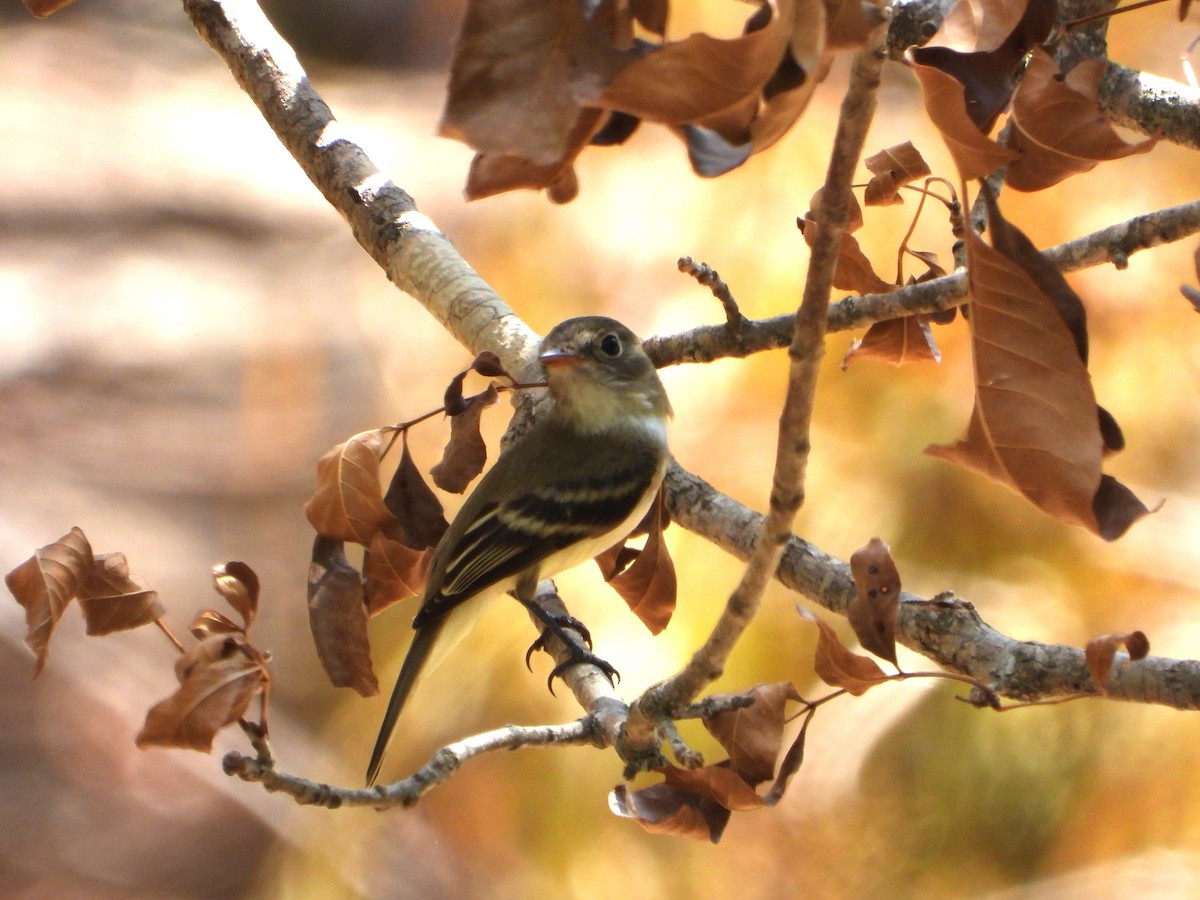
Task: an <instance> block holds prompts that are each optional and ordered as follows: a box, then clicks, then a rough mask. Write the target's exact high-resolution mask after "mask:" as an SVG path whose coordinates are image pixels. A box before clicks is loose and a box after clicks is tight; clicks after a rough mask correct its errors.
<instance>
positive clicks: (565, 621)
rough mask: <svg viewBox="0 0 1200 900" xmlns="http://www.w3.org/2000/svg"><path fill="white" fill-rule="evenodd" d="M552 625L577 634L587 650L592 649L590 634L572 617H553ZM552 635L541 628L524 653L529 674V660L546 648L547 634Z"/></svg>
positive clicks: (548, 630)
mask: <svg viewBox="0 0 1200 900" xmlns="http://www.w3.org/2000/svg"><path fill="white" fill-rule="evenodd" d="M554 624H555V625H557V626H558V627H559V628H560V629H567V628H570V629H571V630H572V631H574V632H575V633H576V634H578V635H579V636H580V638H582V639H583V642H584V644H586V645H587V649H589V650H591V649H592V633H591V632H590V631H588V629H587V626H586V625H584V624H583V623H582V622H580V621H579V620H578V619H577V618H575V617H574V616H554ZM553 633H554V632H553V631H551V630H550V629H549V628H543V629H542V633H541V634H540V635H539V636H538V639H537V640H536V641H534V642H533V643H532V644H530V645H529V649H528V650H526V651H525V668H527V669H528V670H529V671H530V672H532V671H533V664H532V663H531V662H530V660H531V659H533V654H535V653H537V651H539V650H541V649H543V648H544V647H545V646H546V636H547V635H548V634H550V635H552V634H553ZM566 643H568V644H569V645H570V646H572V647H573V646H574V643H573V642H566ZM572 653H574V651H572ZM572 665H574V663H572ZM550 677H551V678H553V677H554V676H553V675H551V676H550ZM551 693H553V692H551Z"/></svg>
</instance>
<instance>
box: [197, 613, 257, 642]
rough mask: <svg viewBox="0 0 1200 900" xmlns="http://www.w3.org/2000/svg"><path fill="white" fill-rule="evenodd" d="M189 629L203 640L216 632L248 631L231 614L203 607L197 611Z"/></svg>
mask: <svg viewBox="0 0 1200 900" xmlns="http://www.w3.org/2000/svg"><path fill="white" fill-rule="evenodd" d="M188 631H189V632H191V635H192V637H194V638H195V639H196V640H203V639H204V638H206V637H209V636H211V635H214V634H245V633H246V629H245V626H243V625H239V624H238V623H237V622H235V621H233V619H231V618H229V616H227V615H225V614H224V613H220V612H217V611H216V610H215V609H202V610H200V612H198V613H196V618H194V619H192V624H191V625H190V626H189V627H188Z"/></svg>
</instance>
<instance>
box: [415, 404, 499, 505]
mask: <svg viewBox="0 0 1200 900" xmlns="http://www.w3.org/2000/svg"><path fill="white" fill-rule="evenodd" d="M498 396H499V395H498V394H497V393H496V386H495V385H494V384H493V385H488V387H487V390H484V391H481V392H480V393H478V394H475V395H474V396H473V397H470V398H468V399H466V400H462V403H461V406H460V407H459V409H458V411H457V412H454V413H451V414H450V415H451V419H450V441H449V442H448V443H447V444H446V449H445V451H444V452H443V454H442V458H441V461H440V462H438V464H437V465H436V466H434V467H433V469H432V470H430V475H432V476H433V483H434V484H436V485H437V486H438V487H440V488H441V489H442V490H444V491H450V492H451V493H454V494H461V493H462V492H463V491H465V490H466V489H467V485H469V484H470V483H471V482H472V481H474V480H475V477H476V476H477V475H478V474H479V473H480V472H482V471H483V467H484V465H485V464H486V463H487V444H486V443H484V440H483V435H481V434H480V433H479V419H480V416H482V415H483V411H484V410H485V409H487V408H488V407H489V406H493V405H495V403H496V400H497V398H498ZM459 399H460V400H461V393H460V394H459ZM447 410H449V407H447Z"/></svg>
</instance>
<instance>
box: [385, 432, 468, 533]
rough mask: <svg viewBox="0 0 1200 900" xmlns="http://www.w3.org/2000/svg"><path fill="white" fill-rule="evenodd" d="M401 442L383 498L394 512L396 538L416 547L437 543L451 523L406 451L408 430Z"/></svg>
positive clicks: (410, 455) (392, 512)
mask: <svg viewBox="0 0 1200 900" xmlns="http://www.w3.org/2000/svg"><path fill="white" fill-rule="evenodd" d="M402 444H403V447H402V450H401V453H400V464H399V465H398V466H397V467H396V471H395V473H394V474H393V475H392V481H391V483H390V484H389V485H388V489H387V493H386V494H384V496H383V502H384V504H385V506H386V507H387V509H388V510H389V511H390V512H391V514H392V515H393V516H395V519H396V523H395V527H398V528H399V529H400V535H399V537H397V540H399V541H401V543H403V544H404V545H405V546H406V547H412V548H414V549H417V550H422V549H424V548H426V547H436V546H437V542H438V541H440V540H441V539H442V535H443V534H445V533H446V529H447V528H449V527H450V523H449V522H447V521H446V516H445V514H444V512H443V510H442V503H441V501H440V500H438V498H437V494H435V493H434V492H433V489H432V488H431V487H430V486H429V485H428V484H426V482H425V479H424V478H422V477H421V472H420V470H418V469H417V464H416V463H415V462H413V458H412V454H411V453H409V452H408V436H407V434H405V435H404V436H403V437H402ZM389 533H390V530H389ZM393 536H394V535H393ZM368 543H369V541H368Z"/></svg>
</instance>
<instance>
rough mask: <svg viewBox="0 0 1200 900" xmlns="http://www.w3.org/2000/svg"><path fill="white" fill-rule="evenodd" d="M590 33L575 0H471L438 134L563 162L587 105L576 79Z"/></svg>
mask: <svg viewBox="0 0 1200 900" xmlns="http://www.w3.org/2000/svg"><path fill="white" fill-rule="evenodd" d="M587 34H588V29H587V27H586V25H585V23H584V21H583V15H582V13H581V11H580V9H579V6H578V5H577V4H574V3H546V2H542V0H472V2H471V3H468V4H467V9H466V13H465V16H464V18H463V23H462V26H461V28H460V30H459V33H458V38H457V39H456V42H455V47H454V58H453V61H452V62H451V67H450V84H449V87H448V89H447V95H446V107H445V110H444V111H443V113H442V120H441V124H440V125H439V127H438V131H439V134H441V136H442V137H448V138H454V139H456V140H460V141H462V142H463V143H465V144H467V145H468V146H470V147H472V148H473V149H475V150H476V151H478V152H479V153H481V154H488V155H496V156H513V157H520V158H522V159H525V160H528V161H530V162H531V163H533V164H535V165H549V164H553V163H556V162H557V161H559V160H561V159H562V158H563V156H564V154H565V153H566V150H567V144H568V140H569V136H570V135H571V132H572V130H573V128H574V127H575V123H576V120H577V119H578V118H579V113H580V108H581V105H582V104H580V102H579V101H578V100H577V98H576V92H575V90H574V88H573V85H572V83H573V70H574V69H575V68H576V67H577V66H579V65H580V58H581V51H582V49H583V39H584V38H585V37H586V36H587ZM597 49H601V48H600V47H599V46H597ZM613 53H614V54H615V51H613Z"/></svg>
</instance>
